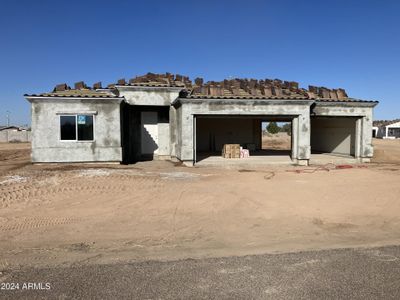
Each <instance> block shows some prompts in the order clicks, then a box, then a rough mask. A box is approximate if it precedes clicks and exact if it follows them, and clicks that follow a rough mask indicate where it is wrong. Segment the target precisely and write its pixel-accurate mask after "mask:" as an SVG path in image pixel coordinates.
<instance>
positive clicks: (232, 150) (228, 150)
mask: <svg viewBox="0 0 400 300" xmlns="http://www.w3.org/2000/svg"><path fill="white" fill-rule="evenodd" d="M222 157H223V158H240V144H225V145H224V147H223V148H222Z"/></svg>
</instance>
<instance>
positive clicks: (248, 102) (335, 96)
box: [25, 73, 377, 165]
mask: <svg viewBox="0 0 400 300" xmlns="http://www.w3.org/2000/svg"><path fill="white" fill-rule="evenodd" d="M25 97H26V99H27V100H28V101H29V102H30V103H31V106H32V161H33V162H123V163H134V162H137V161H141V160H149V159H173V160H179V161H182V162H184V163H185V164H187V165H193V164H196V163H199V162H201V161H205V160H207V159H211V158H218V159H217V160H216V161H218V160H219V159H221V160H223V159H222V158H221V150H222V148H223V145H225V144H240V145H241V146H242V147H243V148H246V149H249V150H250V159H251V158H252V157H257V159H258V160H259V161H260V159H262V160H263V161H264V162H268V161H273V159H274V153H273V151H268V149H262V146H261V143H262V142H261V140H262V130H261V124H262V122H271V121H275V122H289V123H290V124H291V142H290V144H291V145H290V150H288V151H287V153H279V155H280V156H284V159H286V161H289V162H290V163H293V164H300V165H307V164H308V163H309V160H310V159H312V157H313V155H314V154H315V155H318V154H321V153H322V154H332V155H339V156H346V157H349V158H352V159H354V160H356V161H362V162H367V161H369V160H370V158H371V157H372V155H373V148H372V145H371V140H372V137H371V131H372V113H373V108H374V107H375V106H376V104H377V102H376V101H365V100H359V99H354V98H350V97H348V96H347V94H346V92H345V91H344V90H343V89H328V88H325V87H315V86H309V88H308V89H304V88H300V87H299V85H298V83H296V82H289V81H281V80H277V79H275V80H269V79H265V80H255V79H229V80H224V81H218V82H217V81H209V82H203V79H201V78H197V79H195V80H194V82H192V81H191V80H189V78H188V77H185V76H181V75H173V74H169V73H166V74H161V75H160V74H152V73H149V74H147V75H144V76H140V77H136V78H133V79H131V80H129V81H125V80H124V79H121V80H118V82H117V83H115V84H111V85H108V86H107V87H105V88H103V87H102V86H101V83H96V84H95V85H94V86H93V87H88V86H87V85H86V84H85V83H84V82H78V83H76V84H75V87H74V88H73V89H72V88H70V87H69V86H67V85H66V84H61V85H57V86H56V87H55V88H54V90H53V91H52V92H49V93H43V94H33V95H25Z"/></svg>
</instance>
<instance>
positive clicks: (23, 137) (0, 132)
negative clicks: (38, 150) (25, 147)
mask: <svg viewBox="0 0 400 300" xmlns="http://www.w3.org/2000/svg"><path fill="white" fill-rule="evenodd" d="M30 140H31V132H30V131H28V130H27V128H24V127H18V126H0V142H1V143H8V142H30Z"/></svg>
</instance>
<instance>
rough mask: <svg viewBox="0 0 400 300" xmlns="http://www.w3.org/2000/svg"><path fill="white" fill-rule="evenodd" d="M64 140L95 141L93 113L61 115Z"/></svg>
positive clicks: (62, 138) (61, 135)
mask: <svg viewBox="0 0 400 300" xmlns="http://www.w3.org/2000/svg"><path fill="white" fill-rule="evenodd" d="M60 129H61V131H60V133H61V134H60V137H61V140H62V141H93V140H94V136H93V115H68V116H60Z"/></svg>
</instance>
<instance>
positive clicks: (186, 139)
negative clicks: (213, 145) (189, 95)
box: [180, 106, 196, 166]
mask: <svg viewBox="0 0 400 300" xmlns="http://www.w3.org/2000/svg"><path fill="white" fill-rule="evenodd" d="M181 109H182V116H181V118H182V123H181V124H182V128H181V155H180V160H181V161H182V162H183V163H184V164H185V165H189V166H190V165H193V163H194V161H193V160H194V153H193V147H194V145H193V141H194V139H195V138H196V133H195V132H194V130H193V129H194V126H193V114H191V112H190V109H188V108H187V107H185V106H182V108H181Z"/></svg>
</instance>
